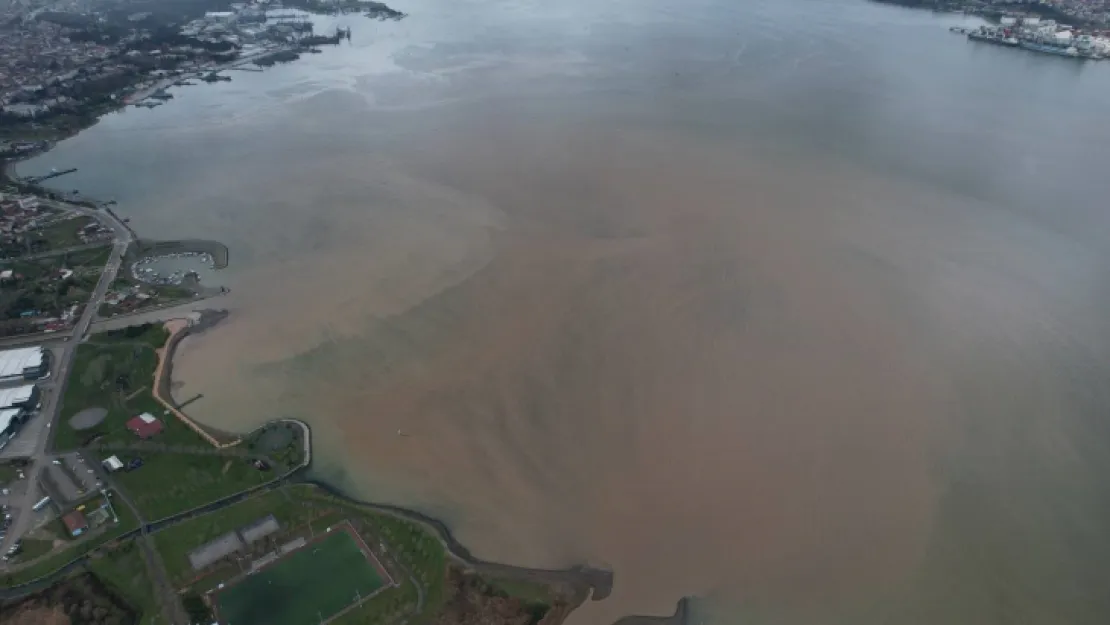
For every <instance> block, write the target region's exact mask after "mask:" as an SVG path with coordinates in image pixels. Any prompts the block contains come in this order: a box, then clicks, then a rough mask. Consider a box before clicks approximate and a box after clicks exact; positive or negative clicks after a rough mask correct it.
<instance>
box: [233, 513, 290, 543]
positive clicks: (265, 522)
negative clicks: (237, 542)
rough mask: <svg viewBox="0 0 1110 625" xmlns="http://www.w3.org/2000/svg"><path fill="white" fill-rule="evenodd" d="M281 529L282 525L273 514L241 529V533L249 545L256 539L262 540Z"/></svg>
mask: <svg viewBox="0 0 1110 625" xmlns="http://www.w3.org/2000/svg"><path fill="white" fill-rule="evenodd" d="M280 529H281V525H279V524H278V521H277V519H275V518H274V515H272V514H271V515H269V516H265V517H262V518H261V519H259V520H257V521H255V522H254V523H251V524H250V525H248V526H246V527H244V528H242V529H240V530H239V535H240V536H241V537H242V538H243V541H244V542H246V543H247V544H248V545H249V544H251V543H253V542H255V541H258V540H262V539H263V538H265V537H267V536H269V535H270V534H273V533H274V532H276V531H278V530H280Z"/></svg>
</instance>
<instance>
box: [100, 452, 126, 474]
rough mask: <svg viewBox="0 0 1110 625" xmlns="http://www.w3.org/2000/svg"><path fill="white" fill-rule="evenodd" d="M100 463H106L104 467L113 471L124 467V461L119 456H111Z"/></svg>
mask: <svg viewBox="0 0 1110 625" xmlns="http://www.w3.org/2000/svg"><path fill="white" fill-rule="evenodd" d="M100 464H102V465H104V468H105V469H107V470H108V471H110V472H112V473H115V472H116V471H119V470H120V469H122V468H123V461H122V460H120V459H119V456H109V457H107V458H105V459H104V462H101V463H100Z"/></svg>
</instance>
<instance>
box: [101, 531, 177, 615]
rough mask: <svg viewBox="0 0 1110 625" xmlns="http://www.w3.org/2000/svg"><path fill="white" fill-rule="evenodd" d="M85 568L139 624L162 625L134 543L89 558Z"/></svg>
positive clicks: (152, 589) (148, 578)
mask: <svg viewBox="0 0 1110 625" xmlns="http://www.w3.org/2000/svg"><path fill="white" fill-rule="evenodd" d="M88 568H89V570H90V571H92V572H93V574H94V575H96V576H97V577H99V578H100V581H102V582H104V584H105V585H106V586H108V587H109V588H111V589H112V590H113V591H115V592H116V593H118V594H119V595H120V596H121V597H123V598H124V599H125V600H126V601H127V603H128V604H130V605H131V607H132V608H134V609H135V610H136V611H138V612H139V613H140V614H141V617H140V621H139V624H140V625H161V624H162V623H164V622H165V619H163V618H162V613H161V610H160V609H159V606H158V600H157V598H156V597H155V593H154V586H153V585H152V582H151V577H150V574H149V572H148V571H147V567H146V562H144V561H143V555H142V552H141V550H140V547H139V546H138V545H137V544H135V541H134V540H128V541H126V542H124V543H123V544H121V545H120V546H119V547H117V548H116V549H113V550H112V551H110V552H108V553H106V554H104V555H102V556H100V557H97V558H93V559H92V560H90V561H89V564H88Z"/></svg>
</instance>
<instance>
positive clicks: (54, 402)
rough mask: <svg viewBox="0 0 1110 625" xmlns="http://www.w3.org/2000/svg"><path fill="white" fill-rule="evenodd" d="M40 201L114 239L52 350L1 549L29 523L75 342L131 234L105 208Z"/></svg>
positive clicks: (89, 321) (113, 274) (84, 330)
mask: <svg viewBox="0 0 1110 625" xmlns="http://www.w3.org/2000/svg"><path fill="white" fill-rule="evenodd" d="M42 204H44V205H46V206H50V207H51V208H56V209H59V210H69V211H73V212H76V213H79V214H82V215H87V216H89V217H93V218H95V219H96V220H97V221H99V222H101V223H102V224H104V225H105V226H108V227H109V228H111V229H112V232H113V235H114V242H113V245H112V255H111V256H110V257H109V258H108V264H107V265H105V266H104V272H103V273H101V274H100V281H99V282H97V284H96V288H95V289H94V290H93V292H92V296H91V297H90V298H89V302H88V304H86V305H85V310H84V311H82V313H81V317H80V319H78V320H77V323H76V324H74V326H73V329H72V330H71V331H70V333H69V340H68V341H64V340H63V341H62V343H60V348H59V349H57V350H55V355H56V356H57V362H56V364H55V368H54V371H53V372H52V379H53V386H54V388H53V389H52V392H48V393H44V394H43V395H44V397H43V400H42V409H41V410H40V412H39V416H38V417H37V418H38V419H45V420H46V427H47V432H46V436H39V437H38V439H37V441H36V442H35V445H34V449H33V450H32V451H31V454H30V456H29V458H28V459H29V460H30V461H31V465H30V466H29V467H27V468H26V469H24V473H25V474H26V475H27V484H28V488H27V492H26V494H25V495H24V498H23V501H20V502H13V503H15V505H16V507H18V509H19V510H21V511H22V514H20V515H19V517H18V518H16V519H14V520H13V522H12V527H11V528H10V529H9V531H8V534H7V536H6V538H5V540H4V541H3V543H0V549H4V550H6V549H7V548H8V546H9V545H10V544H11V543H12V542H14V541H15V539H16V538H18V537H20V536H22V535H23V534H24V533H26V532H27V530H28V526H29V525H30V523H31V520H32V518H33V515H32V514H30V510H31V506H33V505H34V504H35V501H36V497H37V495H38V492H39V489H38V488H37V485H38V483H39V477H40V476H41V475H42V470H43V467H44V466H45V465H46V463H48V462H50V458H49V455H48V453H47V450H48V449H49V448H50V446H51V443H53V441H54V428H56V427H57V426H58V416H59V411H60V410H61V407H62V402H61V398H62V397H63V396H64V395H65V390H66V384H67V383H68V382H69V371H70V367H72V366H73V358H74V356H75V355H76V354H77V343H79V342H80V341H81V340H82V339H84V338H85V335H86V333H87V332H88V331H89V326H90V325H91V324H92V321H93V318H94V317H95V316H96V311H97V310H98V309H99V308H100V304H101V303H102V302H103V301H104V295H105V294H106V293H107V292H108V287H110V286H111V284H112V281H113V280H115V279H116V274H117V273H118V272H119V269H120V265H121V264H122V263H123V255H124V253H126V252H127V247H128V246H129V245H131V243H132V242H133V241H134V236H133V235H132V233H131V230H130V229H129V228H128V227H127V226H126V224H124V223H123V222H122V221H120V220H119V219H118V218H116V217H115V216H114V215H112V214H110V213H108V212H107V211H99V210H94V209H90V208H85V207H83V206H75V205H73V204H66V203H62V202H56V201H53V200H43V201H42ZM58 338H59V334H54V335H51V336H50V337H44V342H45V341H47V340H48V341H51V342H53V341H56V340H58Z"/></svg>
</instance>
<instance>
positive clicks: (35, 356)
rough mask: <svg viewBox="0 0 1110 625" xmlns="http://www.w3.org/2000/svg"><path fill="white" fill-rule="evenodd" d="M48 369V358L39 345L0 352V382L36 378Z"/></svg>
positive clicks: (6, 382) (14, 381)
mask: <svg viewBox="0 0 1110 625" xmlns="http://www.w3.org/2000/svg"><path fill="white" fill-rule="evenodd" d="M49 371H50V359H49V357H48V356H47V352H46V350H44V349H43V348H42V346H40V345H35V346H34V347H21V348H19V349H8V350H4V351H2V352H0V384H13V383H19V382H26V381H28V380H37V379H39V378H41V377H43V376H45V375H46V374H47V373H48V372H49Z"/></svg>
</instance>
